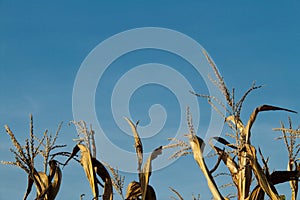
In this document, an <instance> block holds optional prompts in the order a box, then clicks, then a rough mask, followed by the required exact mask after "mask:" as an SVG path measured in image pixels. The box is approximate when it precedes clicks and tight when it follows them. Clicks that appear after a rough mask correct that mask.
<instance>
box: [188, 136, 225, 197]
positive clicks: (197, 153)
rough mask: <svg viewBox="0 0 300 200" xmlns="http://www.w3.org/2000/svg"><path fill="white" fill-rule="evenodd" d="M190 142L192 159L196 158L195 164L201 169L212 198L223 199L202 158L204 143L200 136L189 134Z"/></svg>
mask: <svg viewBox="0 0 300 200" xmlns="http://www.w3.org/2000/svg"><path fill="white" fill-rule="evenodd" d="M190 144H191V148H192V150H193V154H194V159H195V160H196V162H197V164H198V165H199V167H200V169H201V170H202V172H203V174H204V176H205V178H206V180H207V184H208V187H209V189H210V191H211V193H212V195H213V198H214V199H215V200H224V197H223V196H222V195H221V193H220V192H219V190H218V187H217V184H216V183H215V181H214V179H213V177H212V175H211V174H210V172H209V170H208V168H207V166H206V163H205V161H204V158H203V152H202V151H203V149H202V146H203V144H204V142H203V140H202V139H201V138H198V137H197V136H195V135H192V134H191V135H190Z"/></svg>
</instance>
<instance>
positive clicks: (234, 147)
mask: <svg viewBox="0 0 300 200" xmlns="http://www.w3.org/2000/svg"><path fill="white" fill-rule="evenodd" d="M212 139H214V140H216V141H218V142H220V143H221V144H224V145H226V146H228V147H231V148H233V149H237V147H236V146H235V145H234V144H231V143H230V142H228V141H227V140H226V139H224V138H222V137H212Z"/></svg>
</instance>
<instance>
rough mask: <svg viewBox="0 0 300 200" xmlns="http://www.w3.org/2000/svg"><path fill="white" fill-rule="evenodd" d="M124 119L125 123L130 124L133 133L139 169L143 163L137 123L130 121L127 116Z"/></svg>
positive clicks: (139, 169)
mask: <svg viewBox="0 0 300 200" xmlns="http://www.w3.org/2000/svg"><path fill="white" fill-rule="evenodd" d="M125 120H126V121H127V123H128V124H129V125H130V127H131V130H132V133H133V137H134V146H135V150H136V154H137V158H138V171H139V172H140V171H141V167H142V163H143V145H142V142H141V139H140V136H139V134H138V132H137V129H136V128H137V124H138V123H137V124H133V123H132V121H131V120H130V119H128V118H127V117H125Z"/></svg>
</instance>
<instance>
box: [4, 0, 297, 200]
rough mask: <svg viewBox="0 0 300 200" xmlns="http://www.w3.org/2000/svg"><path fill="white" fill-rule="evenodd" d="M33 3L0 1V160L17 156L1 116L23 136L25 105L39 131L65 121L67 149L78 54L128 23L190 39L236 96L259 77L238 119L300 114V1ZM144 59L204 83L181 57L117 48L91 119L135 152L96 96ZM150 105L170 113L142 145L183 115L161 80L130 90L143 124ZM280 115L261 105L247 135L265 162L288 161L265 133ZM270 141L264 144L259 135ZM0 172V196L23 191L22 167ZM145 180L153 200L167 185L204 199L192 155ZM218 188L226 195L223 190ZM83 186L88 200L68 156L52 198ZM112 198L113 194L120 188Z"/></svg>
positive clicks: (158, 140) (104, 95)
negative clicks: (153, 193) (275, 109)
mask: <svg viewBox="0 0 300 200" xmlns="http://www.w3.org/2000/svg"><path fill="white" fill-rule="evenodd" d="M30 2H31V3H29V2H28V1H27V2H22V1H8V0H2V1H0V27H1V30H0V92H1V96H0V127H2V129H0V141H1V142H0V160H7V161H10V160H13V159H14V157H13V155H12V154H11V153H10V152H9V149H8V148H10V147H12V145H11V143H10V140H9V137H8V135H7V134H6V133H5V129H4V128H3V126H4V125H5V124H8V125H9V126H10V127H11V129H12V130H13V132H14V133H15V134H16V136H17V138H19V139H20V141H24V138H25V137H26V136H27V134H28V132H29V114H30V113H32V114H33V116H34V127H35V132H36V134H38V133H40V134H42V132H43V131H44V130H45V129H49V130H50V132H52V133H54V132H55V131H56V128H57V125H58V124H59V122H61V121H63V122H64V125H63V127H62V131H61V135H60V137H59V140H58V143H59V144H68V147H67V150H68V151H71V149H72V148H73V146H74V144H75V143H74V142H73V141H72V139H73V138H75V137H76V132H75V129H74V128H73V127H72V126H71V127H70V126H68V125H67V124H68V122H69V121H71V120H72V119H73V114H72V91H73V86H74V82H75V78H76V74H77V72H78V70H79V68H80V66H81V64H82V62H83V60H84V59H85V58H86V57H87V55H88V54H89V53H90V52H91V51H92V49H94V48H95V47H96V46H97V45H98V44H99V43H100V42H102V41H104V40H105V39H107V38H109V37H111V36H113V35H115V34H118V33H120V32H123V31H126V30H129V29H133V28H140V27H162V28H168V29H172V30H176V31H179V32H181V33H183V34H186V35H188V36H189V37H191V38H193V39H194V40H196V41H197V42H198V43H199V44H201V45H202V46H203V47H204V48H205V49H206V50H207V52H208V53H209V54H210V56H211V57H212V58H213V60H214V62H215V63H216V64H217V66H218V68H219V70H220V72H221V73H222V75H223V77H224V78H225V81H226V83H227V85H228V87H229V88H233V87H234V88H236V94H237V96H240V95H242V94H243V92H244V91H245V90H247V89H248V88H249V87H250V86H251V84H252V82H253V81H256V82H257V84H263V85H265V87H264V88H262V89H260V90H258V91H255V92H254V93H253V94H252V95H251V96H250V97H249V99H247V101H246V104H245V106H244V110H243V112H242V120H243V121H246V120H248V116H249V114H250V113H251V112H252V110H253V109H254V108H255V107H256V106H259V105H262V104H271V105H277V106H282V107H286V108H289V109H293V110H296V111H298V112H300V101H299V99H300V93H299V84H300V82H299V73H300V68H299V57H300V52H299V46H300V12H299V11H300V2H299V1H297V0H292V1H286V2H282V1H264V2H259V1H257V2H251V3H250V2H241V1H230V2H228V1H227V2H223V1H210V2H209V3H207V2H198V1H188V2H185V3H180V1H163V2H160V1H151V2H150V1H149V2H142V1H128V2H125V1H120V2H118V1H115V2H114V3H104V2H101V3H100V2H97V1H91V2H90V3H89V4H87V3H86V4H84V3H82V2H80V1H64V2H61V1H52V2H51V3H50V2H41V1H30ZM174 43H176V41H174ZM149 62H157V63H163V64H167V65H170V66H174V68H175V69H178V70H182V72H181V73H182V74H184V75H185V76H186V77H189V79H190V80H191V82H193V87H194V88H195V90H196V91H197V92H203V91H204V93H205V92H206V91H207V89H206V88H205V87H203V80H201V77H200V78H197V76H195V73H194V71H191V70H185V69H186V68H183V66H186V65H187V63H185V62H184V61H183V60H182V59H179V58H177V57H176V56H174V55H171V54H167V53H165V52H160V51H154V50H144V51H141V52H134V53H132V54H128V55H124V56H123V57H121V58H120V59H119V60H117V61H116V62H114V63H113V64H112V66H111V68H110V69H109V70H108V71H107V76H106V77H105V76H104V79H103V80H101V81H103V84H99V87H98V88H97V93H96V97H95V98H96V110H97V117H98V119H100V120H101V123H103V127H105V128H106V130H107V131H108V132H112V133H114V134H112V135H110V136H109V137H110V139H111V140H112V141H113V142H114V143H115V144H117V145H119V146H121V147H122V148H125V149H127V150H128V151H134V148H133V139H132V138H131V137H129V136H128V135H125V134H123V136H122V137H121V136H120V135H118V133H119V132H120V130H119V129H118V127H116V126H115V123H114V122H112V121H111V117H110V116H111V113H109V112H110V110H109V107H108V106H107V104H103V103H105V102H106V103H107V102H108V103H109V99H108V98H109V97H110V94H111V90H112V87H113V83H115V82H116V81H117V80H118V78H119V77H121V76H122V73H124V71H125V72H126V70H130V68H132V67H133V66H136V65H138V64H143V63H149ZM120 66H124V67H123V68H121V67H120ZM105 81H107V82H105ZM100 83H102V82H100ZM197 85H199V88H198V87H197ZM162 97H163V98H162ZM157 103H159V104H162V105H164V106H165V109H166V111H167V113H168V120H167V121H166V124H165V127H164V129H163V131H162V132H161V133H160V134H158V135H157V136H156V137H154V138H152V139H153V140H151V138H150V139H146V140H145V143H144V145H145V148H146V149H147V150H149V151H150V150H151V149H153V148H155V147H157V146H159V145H165V144H166V143H167V141H166V140H165V139H166V138H168V137H172V136H174V135H175V134H176V133H174V132H175V131H176V130H177V129H176V128H177V126H178V122H177V121H179V119H180V117H179V115H180V113H179V111H178V110H177V109H176V108H177V107H178V101H177V100H176V98H175V97H174V94H172V93H171V92H169V91H167V90H166V89H165V88H162V87H159V86H157V85H152V86H145V87H143V88H142V89H141V90H138V91H136V93H134V95H133V97H132V101H131V102H130V111H131V114H132V117H133V120H137V119H140V120H141V125H145V124H147V123H149V120H150V119H149V116H148V109H149V107H150V106H151V105H153V104H157ZM199 103H200V105H201V106H200V107H201V110H202V111H201V112H202V113H203V115H201V120H202V121H200V127H203V129H205V128H206V126H207V123H208V121H209V119H207V118H206V116H205V115H204V114H205V113H206V112H207V111H208V110H209V105H208V104H206V102H205V101H203V100H199ZM287 116H289V115H288V114H286V113H282V112H278V113H276V114H275V113H264V114H261V115H260V116H259V117H258V119H259V122H258V123H256V124H255V126H254V127H253V133H256V132H257V134H254V135H253V144H255V146H260V147H261V148H262V150H263V152H264V153H265V156H266V157H267V156H270V167H271V170H274V169H281V170H283V169H285V168H286V163H287V161H286V155H287V152H286V150H285V149H284V145H283V142H282V141H276V140H274V138H276V137H277V136H279V135H280V134H279V133H274V132H272V131H271V128H274V127H279V125H280V124H279V121H280V120H282V121H284V122H285V123H287ZM292 119H293V121H294V126H295V127H297V126H298V125H299V124H300V120H299V119H300V118H299V114H298V115H292ZM226 131H228V130H226V129H225V130H224V133H225V132H226ZM120 134H121V132H120ZM182 134H184V133H182ZM199 134H201V130H199ZM269 140H270V141H271V142H268V143H265V141H269ZM103 153H105V152H103ZM272 155H273V156H274V157H272ZM99 159H100V160H101V155H99ZM120 159H121V158H120ZM124 162H126V161H124ZM153 165H155V161H154V162H153ZM211 166H212V165H211ZM0 174H1V181H0V199H20V198H22V197H23V194H24V192H25V189H26V184H27V182H26V175H25V173H24V172H23V171H22V170H20V169H18V168H16V167H10V166H4V165H0ZM124 174H125V175H126V182H125V184H128V183H129V182H130V181H132V180H137V175H136V174H129V173H124ZM4 180H5V181H4ZM16 182H17V184H16ZM150 184H151V185H152V186H154V188H155V189H156V193H157V198H158V199H167V198H168V197H169V196H170V195H172V193H171V192H170V191H169V190H168V187H169V186H171V187H173V188H175V189H177V190H178V191H179V192H180V193H181V194H182V195H183V196H184V197H185V198H186V199H189V198H191V195H192V194H195V195H196V194H198V193H200V195H201V197H202V198H201V199H208V198H210V197H211V194H210V192H209V191H208V189H207V186H206V181H205V179H204V177H203V175H202V174H201V172H200V170H199V169H198V167H197V165H196V163H195V162H194V161H193V159H192V156H189V157H184V158H182V159H180V160H178V161H176V162H175V163H173V164H172V165H169V166H168V167H166V168H164V169H161V170H158V171H156V172H155V173H153V174H152V176H151V179H150ZM279 188H280V190H279V193H289V190H288V188H289V187H288V184H286V186H284V187H279ZM124 189H126V186H125V188H124ZM221 192H222V193H224V194H227V193H228V191H227V189H224V190H221ZM82 193H85V194H86V197H85V199H91V192H90V188H89V185H88V182H87V181H86V178H85V176H84V172H83V170H82V169H81V168H80V166H79V164H78V163H75V162H72V163H70V165H69V166H67V167H65V169H64V170H63V182H62V187H61V191H60V193H59V194H58V197H57V199H79V196H80V194H82ZM115 197H116V199H118V198H119V197H118V196H117V194H115ZM33 198H34V192H32V194H31V195H30V199H33Z"/></svg>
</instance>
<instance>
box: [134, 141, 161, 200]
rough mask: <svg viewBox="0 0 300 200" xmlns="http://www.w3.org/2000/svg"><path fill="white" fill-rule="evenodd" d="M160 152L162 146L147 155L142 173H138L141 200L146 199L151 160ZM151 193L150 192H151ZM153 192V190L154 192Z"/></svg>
mask: <svg viewBox="0 0 300 200" xmlns="http://www.w3.org/2000/svg"><path fill="white" fill-rule="evenodd" d="M161 154H162V146H160V147H158V148H156V149H155V150H154V151H153V152H152V153H151V155H150V156H149V158H148V160H147V162H146V163H145V165H144V167H143V170H142V173H140V175H139V176H140V183H141V189H142V200H146V194H148V193H147V188H148V184H149V178H150V176H151V173H152V161H153V160H154V159H155V158H157V156H158V155H161ZM151 194H152V193H151ZM154 194H155V192H154Z"/></svg>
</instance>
